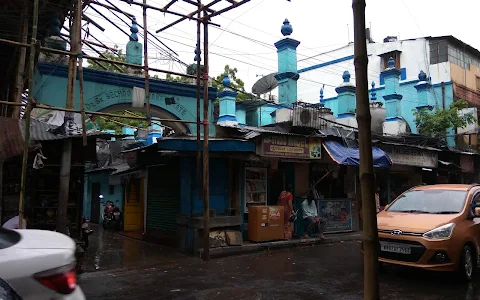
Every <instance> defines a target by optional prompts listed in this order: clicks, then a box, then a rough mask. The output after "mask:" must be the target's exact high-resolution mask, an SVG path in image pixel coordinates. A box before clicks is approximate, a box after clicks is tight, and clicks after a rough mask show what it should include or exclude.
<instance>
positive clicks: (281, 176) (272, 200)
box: [268, 166, 287, 205]
mask: <svg viewBox="0 0 480 300" xmlns="http://www.w3.org/2000/svg"><path fill="white" fill-rule="evenodd" d="M286 187H287V186H286V184H285V171H284V170H283V168H280V166H279V168H278V169H277V171H276V172H275V173H273V175H272V179H271V180H270V191H269V193H268V195H269V197H268V198H269V199H268V205H277V202H278V196H280V193H281V192H282V191H284V190H285V188H286Z"/></svg>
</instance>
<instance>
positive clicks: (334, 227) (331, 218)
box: [317, 199, 353, 232]
mask: <svg viewBox="0 0 480 300" xmlns="http://www.w3.org/2000/svg"><path fill="white" fill-rule="evenodd" d="M317 209H318V215H319V216H320V217H322V218H324V219H325V220H326V222H327V223H326V227H325V232H346V231H352V230H353V215H352V202H351V201H350V200H348V199H331V200H329V199H325V200H318V201H317Z"/></svg>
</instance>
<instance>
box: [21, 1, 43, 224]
mask: <svg viewBox="0 0 480 300" xmlns="http://www.w3.org/2000/svg"><path fill="white" fill-rule="evenodd" d="M38 1H39V0H34V1H33V22H32V37H31V44H30V57H29V61H28V99H27V107H26V108H25V137H24V142H23V160H22V178H21V183H20V200H19V202H18V218H19V220H18V227H20V228H23V209H24V207H25V194H26V190H27V189H26V187H27V164H28V148H29V147H30V120H31V118H30V113H31V112H32V105H33V101H34V100H33V84H34V81H33V75H34V71H35V66H34V65H35V53H36V51H35V49H36V48H35V47H36V44H37V26H38Z"/></svg>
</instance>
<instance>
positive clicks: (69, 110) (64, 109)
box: [0, 101, 196, 124]
mask: <svg viewBox="0 0 480 300" xmlns="http://www.w3.org/2000/svg"><path fill="white" fill-rule="evenodd" d="M0 104H5V105H13V106H27V104H25V103H15V102H10V101H0ZM34 106H35V108H42V109H50V110H58V111H65V112H73V113H81V112H82V111H81V110H78V109H68V108H63V107H57V106H51V105H44V104H35V105H34ZM85 114H87V115H97V116H107V117H113V118H124V119H134V120H142V121H148V119H149V118H147V117H137V116H125V115H117V114H112V113H106V112H100V111H85ZM151 119H152V120H154V121H160V122H170V123H184V124H196V122H192V121H186V120H177V119H161V118H157V117H152V118H151Z"/></svg>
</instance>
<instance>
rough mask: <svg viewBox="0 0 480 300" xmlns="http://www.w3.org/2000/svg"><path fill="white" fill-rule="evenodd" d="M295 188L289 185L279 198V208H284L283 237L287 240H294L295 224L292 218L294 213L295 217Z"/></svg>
mask: <svg viewBox="0 0 480 300" xmlns="http://www.w3.org/2000/svg"><path fill="white" fill-rule="evenodd" d="M292 192H293V187H292V185H291V184H289V185H288V186H287V188H286V190H284V191H282V192H281V193H280V196H278V203H277V205H278V206H283V222H284V223H283V236H284V238H285V239H286V240H289V239H291V238H292V235H293V222H290V216H291V215H292V213H293V214H294V215H295V212H294V211H293V194H292Z"/></svg>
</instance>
